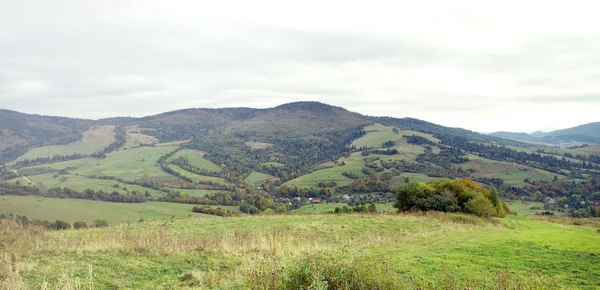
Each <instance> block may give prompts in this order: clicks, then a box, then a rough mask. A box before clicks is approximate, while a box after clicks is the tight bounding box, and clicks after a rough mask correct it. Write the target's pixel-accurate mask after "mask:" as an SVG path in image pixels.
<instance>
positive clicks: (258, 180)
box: [244, 171, 277, 186]
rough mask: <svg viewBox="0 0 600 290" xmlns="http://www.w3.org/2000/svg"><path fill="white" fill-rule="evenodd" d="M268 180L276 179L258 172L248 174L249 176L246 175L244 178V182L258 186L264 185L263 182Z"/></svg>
mask: <svg viewBox="0 0 600 290" xmlns="http://www.w3.org/2000/svg"><path fill="white" fill-rule="evenodd" d="M270 179H271V180H273V179H277V178H276V177H275V176H273V175H270V174H266V173H262V172H258V171H252V173H250V175H248V177H246V179H245V180H244V182H246V183H250V184H253V185H256V186H259V185H262V184H265V182H266V181H267V180H270Z"/></svg>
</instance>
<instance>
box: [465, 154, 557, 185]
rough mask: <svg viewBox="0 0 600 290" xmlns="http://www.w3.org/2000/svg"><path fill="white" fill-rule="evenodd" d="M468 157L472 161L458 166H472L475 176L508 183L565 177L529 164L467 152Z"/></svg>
mask: <svg viewBox="0 0 600 290" xmlns="http://www.w3.org/2000/svg"><path fill="white" fill-rule="evenodd" d="M467 157H468V158H469V159H470V161H469V162H466V163H463V164H459V165H458V166H460V167H462V168H463V169H467V168H471V169H473V170H475V173H473V175H474V176H475V177H488V178H501V179H503V180H504V182H505V183H506V184H510V185H524V184H525V182H524V181H523V180H524V179H525V178H529V179H531V180H552V179H553V178H554V176H555V175H557V176H558V178H565V176H563V175H560V174H555V173H552V172H548V171H545V170H541V169H537V168H532V167H529V166H524V165H518V164H515V163H508V162H502V161H495V160H490V159H485V158H481V157H479V156H476V155H472V154H467Z"/></svg>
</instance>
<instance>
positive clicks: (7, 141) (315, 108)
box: [0, 102, 518, 162]
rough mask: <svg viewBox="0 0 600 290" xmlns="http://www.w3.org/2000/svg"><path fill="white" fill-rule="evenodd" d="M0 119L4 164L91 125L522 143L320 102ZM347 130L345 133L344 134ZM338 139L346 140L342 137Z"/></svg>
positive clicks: (283, 136)
mask: <svg viewBox="0 0 600 290" xmlns="http://www.w3.org/2000/svg"><path fill="white" fill-rule="evenodd" d="M0 121H1V122H0V130H1V131H0V132H2V134H1V135H0V146H1V147H0V162H9V161H11V160H14V159H16V158H17V157H18V156H20V155H22V154H24V153H25V152H27V151H28V150H29V149H31V148H35V147H40V146H48V145H55V144H67V143H70V142H73V141H76V140H78V139H80V138H81V136H82V133H83V132H85V131H86V130H87V129H89V128H90V127H92V126H106V125H113V126H116V127H118V128H120V127H123V128H125V127H127V128H132V127H135V128H137V129H135V130H136V132H138V131H139V132H138V133H141V134H144V135H147V136H151V138H156V139H158V141H159V142H170V141H179V140H195V141H194V142H195V143H198V142H205V141H206V140H209V139H210V140H211V141H210V142H211V144H213V145H214V144H215V142H217V141H215V138H220V137H219V136H221V137H222V136H234V137H236V138H233V139H231V138H230V137H227V138H229V139H228V140H229V141H231V140H237V141H236V142H241V140H242V139H244V138H245V139H251V140H254V141H261V142H266V143H284V142H288V141H287V140H291V139H294V138H295V140H296V141H298V142H301V141H302V140H305V139H306V140H309V139H310V140H312V141H311V142H313V141H314V140H315V139H319V138H321V139H322V140H321V141H322V142H325V143H328V142H331V140H330V141H325V140H324V139H323V138H325V137H323V136H324V135H323V134H333V133H332V132H337V134H353V133H349V132H350V131H348V130H354V129H356V128H361V127H364V126H365V125H370V124H374V123H380V124H383V125H386V126H395V127H397V128H400V129H405V130H413V131H418V132H424V133H428V134H434V135H451V136H460V137H462V138H467V139H469V140H472V141H484V142H493V143H498V144H505V145H515V144H516V145H518V144H517V143H516V142H514V141H509V140H505V139H501V138H496V137H493V136H487V135H483V134H479V133H475V132H472V131H469V130H464V129H460V128H449V127H445V126H441V125H437V124H433V123H429V122H426V121H422V120H418V119H413V118H392V117H373V116H365V115H361V114H359V113H355V112H351V111H348V110H346V109H344V108H342V107H336V106H331V105H327V104H323V103H320V102H295V103H288V104H283V105H280V106H277V107H273V108H267V109H254V108H218V109H208V108H195V109H183V110H177V111H171V112H165V113H161V114H157V115H152V116H146V117H141V118H130V117H127V118H125V117H114V118H106V119H101V120H84V119H73V118H64V117H49V116H40V115H29V114H24V113H18V112H14V111H8V110H0ZM343 131H346V133H342V132H343ZM331 136H333V135H331ZM327 138H333V137H327ZM327 138H325V139H327ZM335 138H346V137H343V136H341V135H340V136H337V137H335ZM196 139H200V140H196ZM221 139H222V138H221ZM194 142H192V143H194ZM307 142H308V141H307ZM242 143H243V142H242ZM197 146H200V145H197ZM211 146H212V145H211ZM200 147H202V146H200Z"/></svg>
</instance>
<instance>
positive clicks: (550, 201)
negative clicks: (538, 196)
mask: <svg viewBox="0 0 600 290" xmlns="http://www.w3.org/2000/svg"><path fill="white" fill-rule="evenodd" d="M544 203H549V204H555V203H556V199H554V198H551V197H549V196H546V197H544Z"/></svg>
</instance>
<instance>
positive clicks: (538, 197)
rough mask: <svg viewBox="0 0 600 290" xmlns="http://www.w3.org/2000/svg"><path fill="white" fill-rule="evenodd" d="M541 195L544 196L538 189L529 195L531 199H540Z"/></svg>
mask: <svg viewBox="0 0 600 290" xmlns="http://www.w3.org/2000/svg"><path fill="white" fill-rule="evenodd" d="M543 197H544V196H543V195H542V193H541V192H540V191H539V190H538V191H536V192H534V193H533V194H532V195H531V200H532V201H542V198H543Z"/></svg>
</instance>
